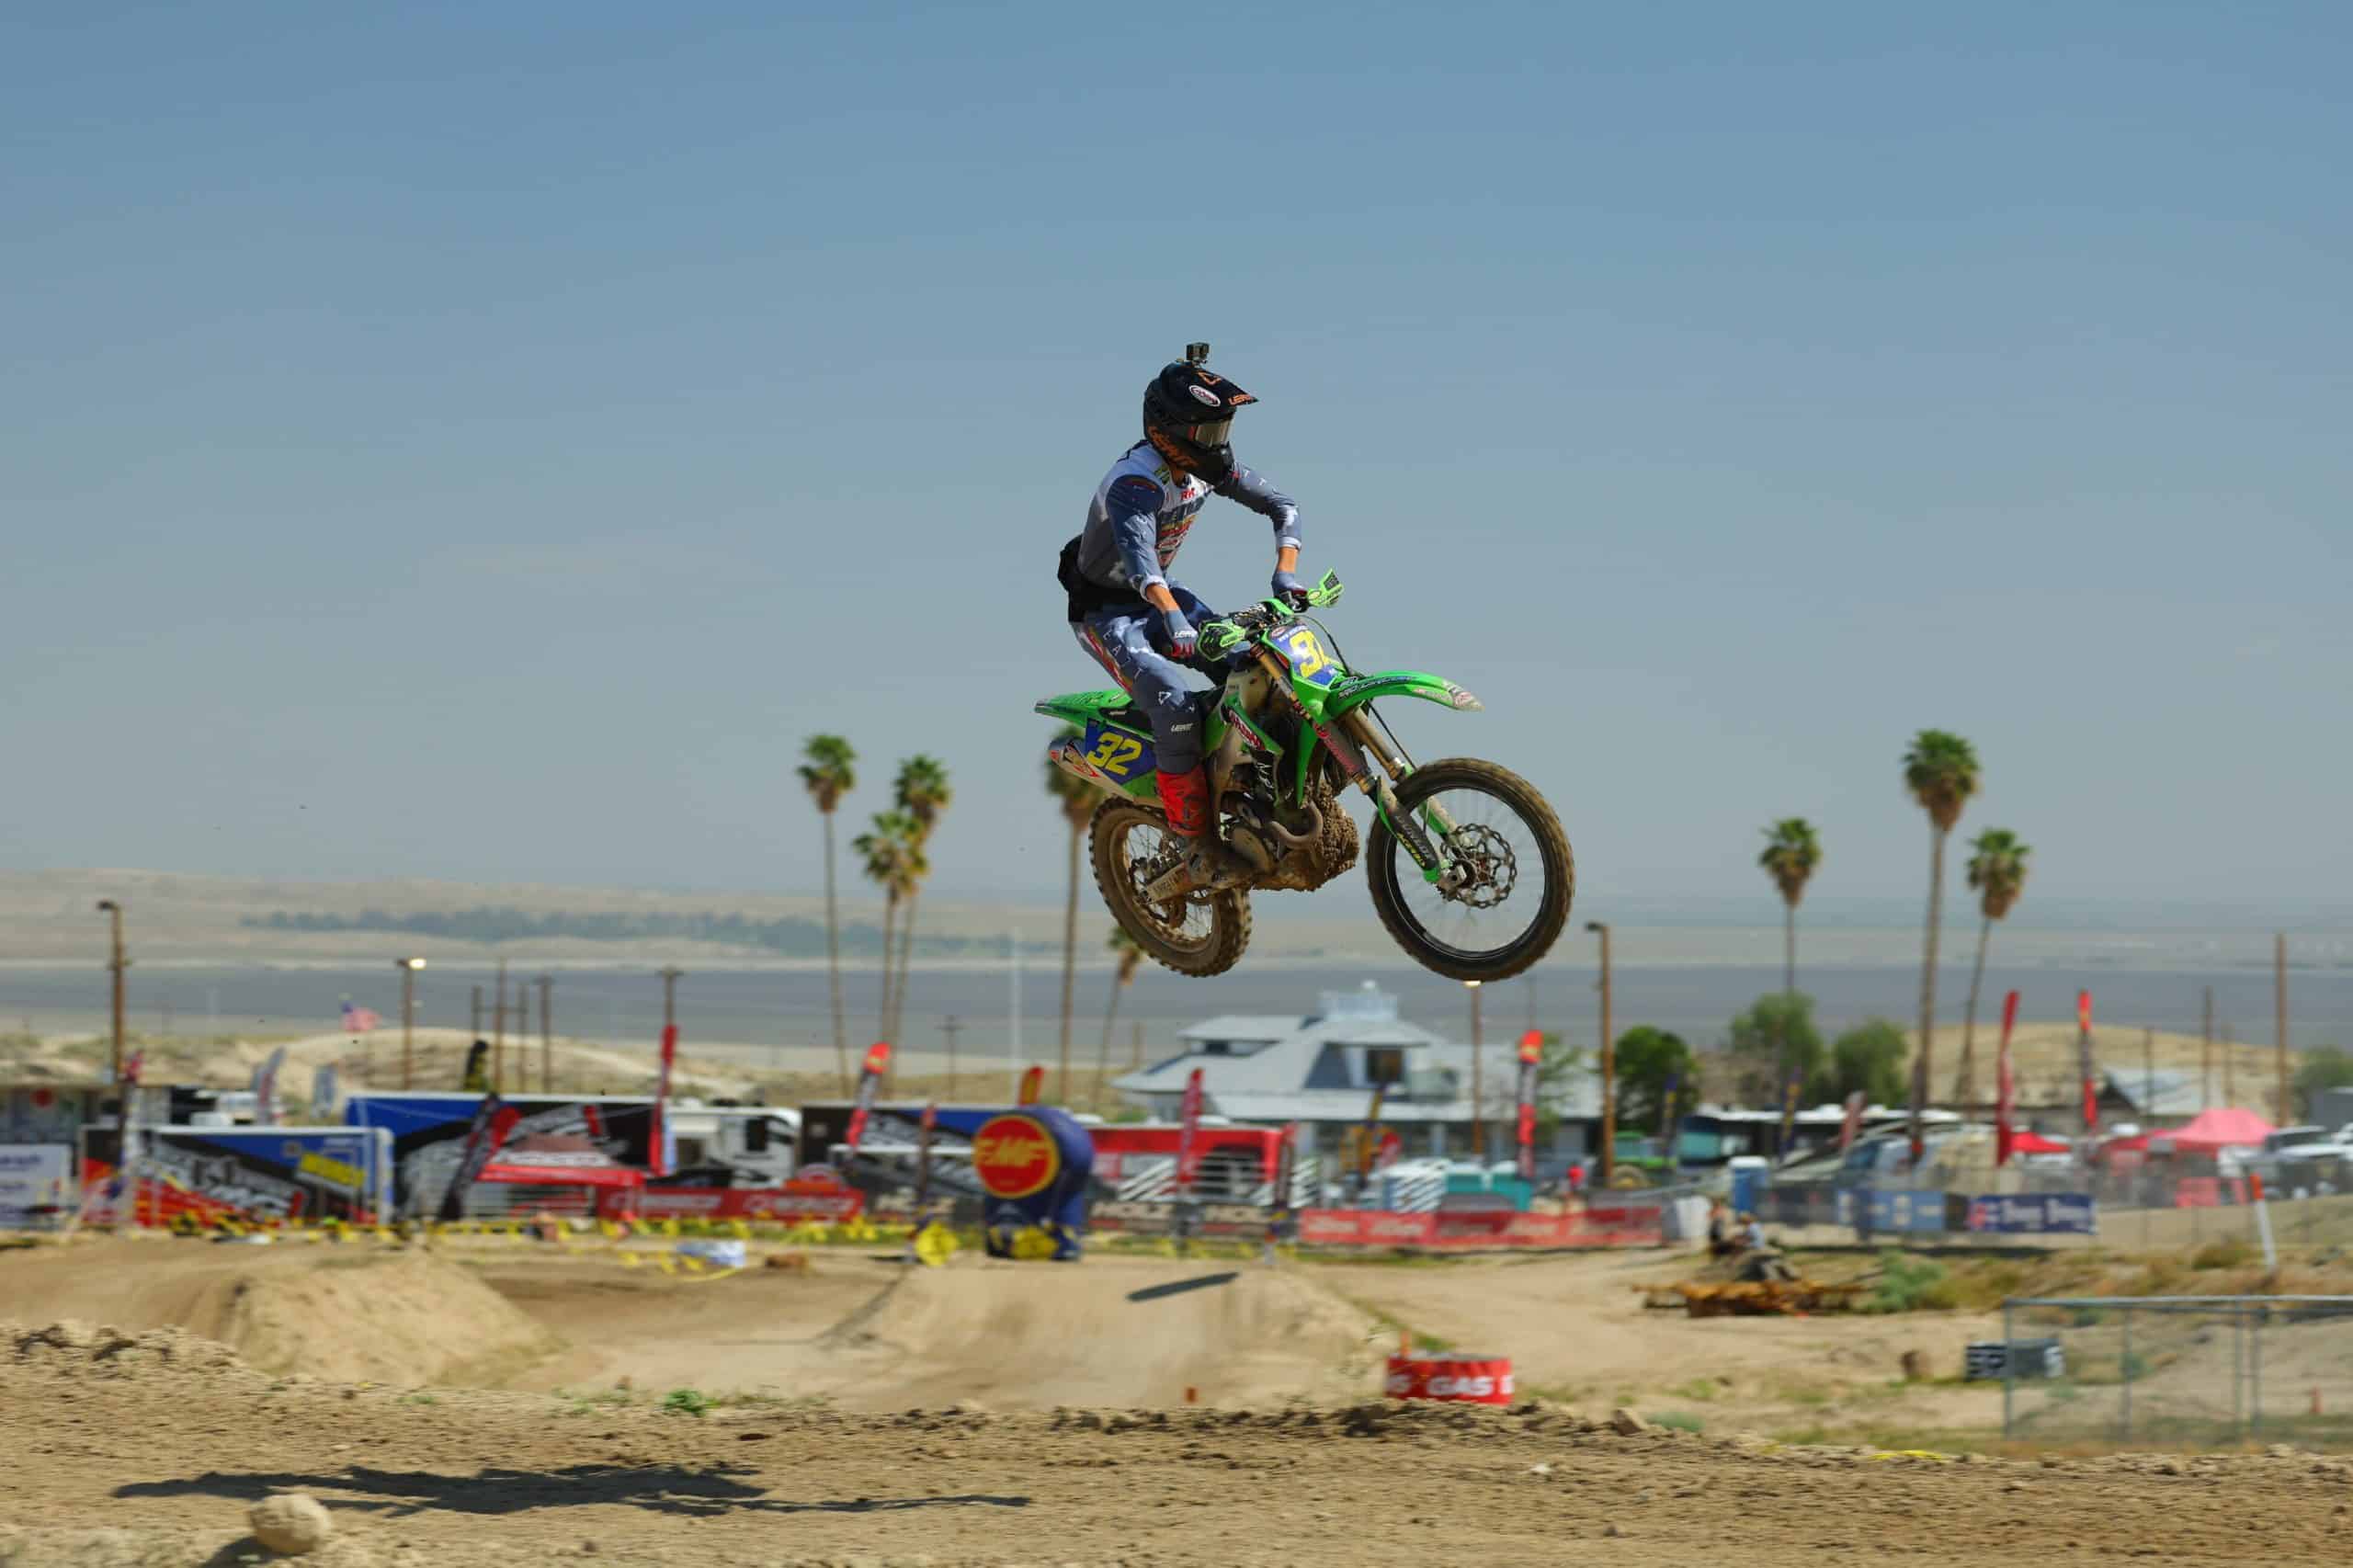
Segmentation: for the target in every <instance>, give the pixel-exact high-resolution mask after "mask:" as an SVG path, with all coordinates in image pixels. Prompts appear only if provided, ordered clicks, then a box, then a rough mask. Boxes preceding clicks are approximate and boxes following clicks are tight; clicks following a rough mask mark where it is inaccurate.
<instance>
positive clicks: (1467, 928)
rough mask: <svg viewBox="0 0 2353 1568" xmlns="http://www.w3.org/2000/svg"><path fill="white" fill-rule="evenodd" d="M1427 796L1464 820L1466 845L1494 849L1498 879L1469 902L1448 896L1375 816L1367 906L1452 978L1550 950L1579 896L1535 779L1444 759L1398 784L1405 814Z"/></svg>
mask: <svg viewBox="0 0 2353 1568" xmlns="http://www.w3.org/2000/svg"><path fill="white" fill-rule="evenodd" d="M1433 797H1438V798H1440V800H1441V803H1442V804H1443V805H1445V806H1446V808H1447V810H1448V811H1449V814H1451V815H1454V816H1456V817H1457V818H1458V819H1459V820H1460V821H1461V826H1462V827H1463V828H1464V829H1465V830H1467V831H1468V833H1469V835H1470V836H1469V837H1468V838H1467V839H1466V842H1470V843H1473V844H1475V845H1477V846H1480V847H1482V848H1488V849H1491V850H1492V854H1491V856H1490V863H1492V864H1493V865H1494V866H1495V867H1496V868H1498V869H1497V871H1496V873H1495V876H1494V878H1493V879H1492V881H1491V882H1490V883H1489V885H1487V886H1486V887H1484V888H1474V889H1473V890H1472V897H1471V898H1469V899H1464V900H1455V901H1450V900H1447V899H1444V898H1442V897H1441V896H1440V895H1439V894H1438V890H1437V889H1436V888H1434V887H1432V886H1431V885H1430V884H1429V883H1428V882H1426V881H1423V879H1422V873H1421V869H1420V868H1418V867H1416V866H1415V864H1414V862H1413V858H1411V857H1410V856H1408V855H1407V854H1406V853H1405V850H1404V846H1403V845H1401V844H1399V843H1398V842H1397V839H1396V835H1393V834H1392V833H1391V832H1390V831H1389V825H1388V824H1386V823H1384V822H1382V821H1381V819H1380V817H1379V816H1378V815H1376V816H1375V817H1374V818H1373V824H1372V832H1371V835H1370V837H1369V838H1368V840H1367V843H1366V846H1365V876H1366V879H1367V880H1368V881H1370V883H1371V884H1372V907H1373V909H1374V910H1375V912H1377V913H1378V914H1379V915H1380V916H1381V925H1383V926H1387V927H1388V928H1389V934H1390V936H1391V937H1394V938H1395V939H1396V942H1397V945H1398V946H1399V947H1401V948H1403V949H1405V951H1406V953H1407V954H1408V955H1410V956H1411V957H1412V958H1413V960H1414V961H1415V963H1418V964H1420V965H1421V966H1422V967H1423V968H1424V969H1427V970H1429V971H1432V972H1433V973H1437V974H1443V975H1445V976H1447V977H1448V978H1449V979H1452V980H1478V981H1487V980H1507V979H1509V978H1510V977H1511V976H1513V975H1515V974H1518V973H1519V972H1520V971H1523V970H1525V969H1527V968H1528V967H1529V965H1530V964H1533V963H1534V962H1536V960H1539V959H1540V958H1542V957H1543V956H1544V955H1545V954H1546V953H1547V952H1549V951H1551V950H1552V944H1553V943H1554V942H1555V941H1557V940H1558V939H1559V938H1560V935H1561V931H1562V929H1563V927H1564V926H1567V924H1568V920H1569V905H1570V903H1572V902H1573V901H1574V897H1575V894H1576V862H1575V860H1574V858H1572V857H1571V855H1570V853H1569V835H1567V833H1566V832H1564V831H1563V829H1562V827H1561V819H1560V818H1559V817H1558V816H1556V815H1554V814H1553V812H1552V807H1551V806H1549V805H1547V804H1546V803H1545V801H1544V797H1543V796H1542V795H1540V794H1538V793H1537V792H1536V787H1535V786H1534V785H1532V784H1530V783H1529V781H1528V780H1527V779H1525V778H1521V777H1520V776H1519V775H1518V774H1517V773H1514V772H1512V771H1511V770H1510V769H1508V768H1504V767H1496V766H1495V764H1494V763H1492V762H1479V761H1476V760H1474V759H1472V758H1470V757H1449V758H1447V759H1446V760H1445V761H1443V762H1433V763H1431V764H1429V765H1428V766H1427V767H1417V768H1415V770H1414V771H1413V772H1412V773H1410V774H1408V775H1406V777H1405V781H1404V783H1402V784H1400V785H1398V786H1397V803H1398V806H1399V808H1400V809H1401V810H1402V811H1404V812H1413V811H1416V810H1418V809H1420V808H1421V806H1422V805H1423V804H1424V803H1425V802H1427V801H1430V800H1431V799H1432V798H1433ZM1474 816H1476V817H1477V818H1478V819H1479V820H1477V821H1474V820H1473V817H1474ZM1539 872H1540V876H1539V875H1538V874H1537V873H1539ZM1506 877H1507V880H1506ZM1478 898H1492V899H1493V902H1492V903H1487V904H1484V905H1480V904H1478V903H1475V902H1474V901H1475V900H1476V899H1478ZM1506 911H1508V912H1509V913H1508V914H1506V913H1505V912H1506Z"/></svg>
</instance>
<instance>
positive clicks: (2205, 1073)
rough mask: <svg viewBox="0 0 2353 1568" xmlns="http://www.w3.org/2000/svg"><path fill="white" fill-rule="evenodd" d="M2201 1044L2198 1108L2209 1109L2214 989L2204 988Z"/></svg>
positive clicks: (2212, 1058)
mask: <svg viewBox="0 0 2353 1568" xmlns="http://www.w3.org/2000/svg"><path fill="white" fill-rule="evenodd" d="M2200 1038H2201V1040H2202V1041H2203V1043H2201V1044H2200V1046H2199V1048H2198V1108H2199V1109H2200V1110H2201V1111H2202V1110H2207V1109H2210V1108H2211V1104H2210V1102H2211V1100H2212V1098H2213V1095H2214V988H2213V987H2212V986H2211V985H2210V986H2208V987H2207V988H2206V1019H2205V1025H2204V1033H2203V1035H2202V1036H2201V1037H2200Z"/></svg>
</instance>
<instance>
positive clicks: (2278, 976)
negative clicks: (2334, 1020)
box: [2271, 931, 2292, 1127]
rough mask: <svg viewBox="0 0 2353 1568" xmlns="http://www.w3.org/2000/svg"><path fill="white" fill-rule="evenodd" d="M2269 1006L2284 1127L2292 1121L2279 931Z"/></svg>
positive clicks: (2283, 940)
mask: <svg viewBox="0 0 2353 1568" xmlns="http://www.w3.org/2000/svg"><path fill="white" fill-rule="evenodd" d="M2271 1005H2272V1009H2273V1011H2274V1013H2275V1014H2276V1015H2277V1017H2278V1022H2277V1028H2278V1030H2279V1125H2280V1126H2282V1127H2285V1126H2287V1125H2288V1123H2289V1122H2290V1120H2291V1119H2292V1118H2290V1116H2289V1115H2288V933H2286V932H2285V931H2281V932H2279V933H2278V934H2277V935H2275V936H2274V937H2272V938H2271Z"/></svg>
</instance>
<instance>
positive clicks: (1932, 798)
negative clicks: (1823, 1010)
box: [1904, 730, 1978, 1163]
mask: <svg viewBox="0 0 2353 1568" xmlns="http://www.w3.org/2000/svg"><path fill="white" fill-rule="evenodd" d="M1977 782H1978V769H1977V752H1976V748H1974V747H1972V745H1971V744H1969V743H1968V742H1967V741H1965V740H1962V739H1961V737H1960V736H1959V735H1955V734H1949V733H1946V732H1945V731H1943V730H1923V731H1921V732H1920V733H1918V734H1916V735H1915V736H1913V737H1912V749H1911V750H1909V751H1907V752H1905V753H1904V788H1905V789H1906V790H1910V791H1911V793H1912V798H1913V799H1914V800H1915V801H1918V802H1919V803H1920V809H1921V810H1922V811H1924V812H1927V813H1928V929H1927V944H1926V948H1925V950H1924V951H1923V953H1922V955H1921V960H1920V1054H1919V1057H1918V1059H1917V1060H1915V1062H1913V1063H1912V1153H1913V1158H1914V1161H1915V1163H1917V1161H1918V1158H1919V1154H1920V1150H1921V1148H1922V1142H1921V1136H1920V1120H1921V1112H1922V1111H1924V1110H1926V1109H1927V1102H1928V1071H1929V1062H1928V1050H1929V1045H1930V1041H1931V1040H1932V1038H1933V1035H1932V1031H1933V1030H1934V1029H1935V1028H1936V1022H1937V933H1938V926H1940V925H1941V923H1942V920H1943V916H1944V897H1945V838H1946V836H1947V835H1949V834H1950V833H1951V832H1952V829H1953V824H1955V823H1957V822H1959V821H1960V820H1961V808H1962V807H1964V806H1966V805H1967V804H1969V798H1970V797H1971V796H1972V795H1974V794H1975V793H1977Z"/></svg>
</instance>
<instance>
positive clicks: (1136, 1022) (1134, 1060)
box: [1128, 1018, 1143, 1073]
mask: <svg viewBox="0 0 2353 1568" xmlns="http://www.w3.org/2000/svg"><path fill="white" fill-rule="evenodd" d="M1128 1071H1129V1072H1131V1073H1141V1072H1142V1071H1143V1020H1142V1018H1132V1019H1131V1020H1129V1034H1128Z"/></svg>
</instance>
